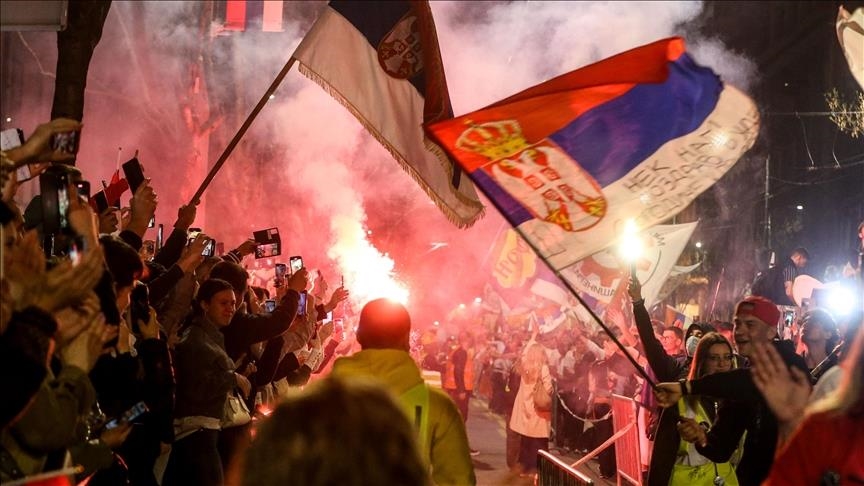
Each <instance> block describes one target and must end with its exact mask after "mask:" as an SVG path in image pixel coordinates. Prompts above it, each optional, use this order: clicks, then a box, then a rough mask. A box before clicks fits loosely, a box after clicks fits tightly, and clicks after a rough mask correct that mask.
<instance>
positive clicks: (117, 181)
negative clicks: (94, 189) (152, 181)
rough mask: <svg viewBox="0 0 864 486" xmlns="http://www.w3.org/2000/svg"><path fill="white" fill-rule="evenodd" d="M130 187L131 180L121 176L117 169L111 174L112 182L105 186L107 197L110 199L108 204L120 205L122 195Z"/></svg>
mask: <svg viewBox="0 0 864 486" xmlns="http://www.w3.org/2000/svg"><path fill="white" fill-rule="evenodd" d="M128 189H129V182H127V181H126V179H121V178H120V171H119V170H115V171H114V175H113V176H111V183H110V184H108V187H106V188H105V198H106V199H108V204H110V205H112V206H118V207H119V206H120V196H122V195H123V193H124V192H126V190H128Z"/></svg>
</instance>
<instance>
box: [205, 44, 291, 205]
mask: <svg viewBox="0 0 864 486" xmlns="http://www.w3.org/2000/svg"><path fill="white" fill-rule="evenodd" d="M295 61H296V59H295V58H294V57H293V56H292V57H291V59H288V62H286V63H285V66H284V67H283V68H282V70H281V71H279V74H277V75H276V78H275V79H274V80H273V82H272V83H270V87H269V88H267V91H265V92H264V95H263V96H262V97H261V99H260V100H258V104H257V105H255V108H253V109H252V112H251V113H249V116H247V117H246V121H244V122H243V125H241V126H240V128H239V129H238V130H237V133H235V134H234V138H232V139H231V141H230V142H229V143H228V146H227V147H225V150H223V151H222V155H220V156H219V159H217V160H216V163H215V164H213V167H212V168H211V169H210V173H208V174H207V177H205V178H204V181H203V182H201V185H200V186H198V190H197V191H195V195H194V196H192V200H191V201H190V204H193V205H197V204H198V203H200V202H201V195H203V194H204V191H205V190H207V186H209V185H210V182H212V181H213V178H214V177H216V174H217V173H218V172H219V169H221V168H222V166H223V165H224V164H225V161H226V160H228V157H229V156H230V155H231V152H233V151H234V148H235V147H236V146H237V144H238V143H240V139H241V138H243V135H245V134H246V131H247V130H249V127H250V126H251V125H252V122H253V121H255V118H256V117H257V116H258V113H260V112H261V110H262V109H263V108H264V105H265V104H267V102H268V101H269V100H270V95H272V94H273V93H275V92H276V90H277V89H278V88H279V85H280V84H282V80H283V79H285V76H286V75H287V74H288V71H290V70H291V68H292V67H293V66H294V62H295Z"/></svg>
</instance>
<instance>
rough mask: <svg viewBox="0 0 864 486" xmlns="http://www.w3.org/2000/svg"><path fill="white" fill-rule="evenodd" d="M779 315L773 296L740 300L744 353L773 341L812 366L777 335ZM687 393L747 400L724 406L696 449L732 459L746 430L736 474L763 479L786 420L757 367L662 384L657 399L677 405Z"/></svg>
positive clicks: (744, 480)
mask: <svg viewBox="0 0 864 486" xmlns="http://www.w3.org/2000/svg"><path fill="white" fill-rule="evenodd" d="M779 320H780V311H779V310H778V309H777V306H776V305H774V303H773V302H771V301H770V300H767V299H765V298H762V297H756V296H754V297H748V298H746V299H744V300H743V301H741V302H739V303H738V306H737V307H736V308H735V319H734V322H735V342H736V344H737V345H738V351H739V353H741V355H742V356H744V357H749V356H750V355H751V354H752V353H753V352H754V347H755V346H758V345H760V344H764V345H773V346H775V347H776V348H777V351H778V352H779V353H780V354H781V355H782V356H783V361H784V362H786V363H787V364H789V365H791V366H795V367H797V368H799V369H801V370H802V371H803V370H806V365H805V364H804V360H803V359H802V358H801V357H800V356H798V355H796V354H795V350H794V346H793V345H792V343H791V342H788V341H781V340H779V339H778V338H777V323H778V322H779ZM805 372H806V371H805ZM685 395H708V396H711V397H714V398H718V399H729V400H736V401H739V402H743V404H744V405H743V407H744V408H743V409H736V410H735V411H734V412H733V411H732V410H730V413H725V411H724V410H721V411H720V413H718V414H717V420H716V421H715V423H714V426H713V427H712V428H711V429H710V430H709V431H708V432H707V433H706V439H705V441H703V442H702V443H701V444H697V445H696V451H697V452H699V453H700V454H702V455H703V456H705V457H707V458H709V459H711V460H712V461H714V462H717V463H722V462H726V461H728V460H729V459H730V457H731V456H732V454H733V453H734V451H735V450H736V449H737V448H738V443H739V441H740V438H741V435H742V434H743V433H744V431H745V430H746V431H747V435H746V440H745V442H744V453H743V455H742V458H741V462H740V464H739V465H738V468H737V469H736V474H737V476H738V481H739V483H740V484H742V485H757V484H760V483H761V482H762V480H764V479H765V477H766V476H767V475H768V471H769V470H770V468H771V463H772V460H773V457H774V451H775V449H776V447H777V437H778V432H779V427H780V424H779V423H778V420H777V417H776V416H775V415H774V414H773V413H771V411H770V409H769V408H768V407H767V405H766V404H765V402H764V399H763V398H762V395H761V394H760V393H759V391H758V389H757V388H756V385H755V384H754V383H753V377H752V373H751V370H750V369H747V368H742V369H738V370H732V371H727V372H725V373H715V374H713V375H709V376H704V377H702V378H697V379H693V380H689V379H688V380H681V381H680V382H679V383H660V384H658V385H657V392H656V396H657V401H658V403H659V404H660V405H661V406H663V407H671V406H673V405H675V404H676V403H677V402H678V400H679V399H681V397H682V396H685Z"/></svg>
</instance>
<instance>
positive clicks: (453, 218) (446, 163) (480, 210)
mask: <svg viewBox="0 0 864 486" xmlns="http://www.w3.org/2000/svg"><path fill="white" fill-rule="evenodd" d="M298 61H299V59H298ZM297 69H298V70H299V71H300V73H301V74H303V75H304V76H306V77H307V78H309V79H310V80H312V81H314V82H315V83H316V84H318V86H321V89H323V90H324V91H325V92H327V94H329V95H330V96H331V97H333V99H335V100H336V101H338V102H339V104H341V105H342V106H344V107H345V109H347V110H348V111H349V112H351V114H352V115H354V117H355V118H357V120H358V121H359V122H360V124H362V125H363V128H365V129H366V131H368V132H369V133H371V134H372V136H373V137H375V139H376V140H378V142H379V143H380V144H381V145H383V146H384V148H386V149H387V151H388V152H390V155H392V156H393V158H394V159H396V162H398V163H399V165H400V166H401V167H402V170H404V171H405V172H407V173H408V175H410V176H411V178H412V179H414V181H415V182H416V183H417V184H418V185H419V186H420V187H421V188H422V189H423V192H425V193H426V195H427V196H429V198H430V199H431V200H432V201H433V202H434V203H435V205H436V206H438V209H440V210H441V212H442V213H444V216H445V217H446V218H447V219H448V220H449V221H450V222H451V223H453V224H454V225H456V227H458V228H460V229H464V228H470V227H471V226H473V225H474V223H476V222H477V221H478V220H480V218H482V217H483V216H484V215H485V214H486V208H485V206H483V204H482V203H481V202H480V201H477V200H473V199H471V198H469V197H467V196H465V195H464V194H462V193H460V192H459V191H458V190H456V188H453V190H454V191H455V195H456V198H457V199H458V200H459V201H460V202H461V203H463V204H465V205H466V206H469V207H471V208H472V209H476V210H477V212H476V214H475V215H474V216H472V217H470V218H469V219H467V220H466V219H465V218H463V217H462V216H460V215H459V214H458V213H456V211H454V210H453V208H451V207H450V206H448V205H447V203H445V202H444V201H443V200H442V199H441V197H440V196H438V194H436V193H435V191H433V190H432V188H431V187H429V184H428V183H427V182H426V181H425V180H424V179H423V177H422V176H421V175H420V174H419V173H417V171H416V170H415V169H414V167H413V166H411V164H409V163H408V161H407V160H405V157H404V156H403V155H402V154H401V153H400V152H399V151H398V150H397V149H396V147H394V146H393V145H391V144H390V142H389V141H388V140H387V138H386V137H384V135H382V134H381V133H380V132H379V131H378V130H377V129H376V128H375V127H374V126H373V125H372V124H371V123H369V121H368V120H367V119H366V118H365V117H364V116H363V114H362V113H360V111H359V110H357V108H355V107H354V105H352V104H351V102H350V101H348V100H347V99H346V98H345V97H344V96H342V93H340V92H339V91H338V90H336V89H334V88H333V87H332V86H331V85H330V84H329V83H328V82H327V81H326V80H325V79H324V78H322V77H321V76H320V75H319V74H318V73H316V72H314V71H312V70H311V69H309V67H308V66H306V65H305V64H303V63H302V62H300V63H299V67H298V68H297ZM423 141H424V145H425V147H426V149H428V150H429V151H431V152H432V153H433V154H435V157H436V158H437V159H438V161H439V162H441V164H442V166H443V167H444V169H445V171H446V172H447V175H448V177H449V178H450V180H452V178H453V167H452V166H451V164H450V160H449V159H448V158H447V156H446V155H445V154H444V151H443V150H441V147H439V146H438V145H436V144H435V143H433V142H432V141H431V140H428V139H427V138H426V137H425V136H424V137H423ZM465 182H466V181H465V180H463V181H462V183H465ZM467 182H468V183H471V182H470V180H469V181H467Z"/></svg>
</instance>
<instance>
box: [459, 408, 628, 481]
mask: <svg viewBox="0 0 864 486" xmlns="http://www.w3.org/2000/svg"><path fill="white" fill-rule="evenodd" d="M505 427H506V424H505V423H504V418H503V417H501V416H500V415H497V414H494V413H492V412H490V411H489V409H488V407H487V405H486V403H484V402H483V401H481V400H477V399H472V400H471V404H470V407H469V411H468V439H469V440H470V441H471V447H472V448H474V449H477V450H479V451H480V454H479V455H477V456H474V457H473V460H474V472H475V474H476V475H477V484H478V485H480V486H498V485H502V486H503V485H508V486H529V485H533V484H534V478H520V477H519V476H518V475H514V474H512V473H511V472H510V469H509V468H508V467H507V458H506V456H505V452H506V435H505V433H506V432H505V431H506V428H505ZM550 452H552V453H553V454H554V455H555V456H557V457H559V458H561V459H562V460H563V461H564V462H566V463H570V464H572V463H573V462H576V460H577V459H578V458H579V456H576V455H573V454H572V453H570V454H566V453H564V452H563V451H558V450H555V449H553V450H552V451H550ZM579 470H580V472H582V473H585V474H587V475H588V476H589V477H591V479H592V480H593V481H594V484H597V485H601V486H609V485H614V484H616V482H615V481H612V480H606V479H601V478H600V472H599V471H598V467H597V463H596V462H595V461H589V463H588V464H587V465H586V466H583V467H581V468H580V469H579Z"/></svg>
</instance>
